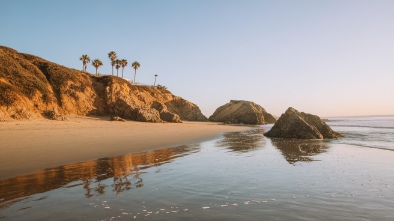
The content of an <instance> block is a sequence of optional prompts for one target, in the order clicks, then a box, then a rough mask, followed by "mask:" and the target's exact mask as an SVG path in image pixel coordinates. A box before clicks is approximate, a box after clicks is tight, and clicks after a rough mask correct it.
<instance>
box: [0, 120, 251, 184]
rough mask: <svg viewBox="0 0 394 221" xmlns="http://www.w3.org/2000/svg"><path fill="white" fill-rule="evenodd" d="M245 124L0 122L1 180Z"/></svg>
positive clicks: (202, 137)
mask: <svg viewBox="0 0 394 221" xmlns="http://www.w3.org/2000/svg"><path fill="white" fill-rule="evenodd" d="M248 128H249V127H240V126H229V125H219V124H218V123H212V122H184V123H182V124H172V123H165V124H155V123H142V122H134V121H128V122H119V121H108V120H105V119H99V118H90V117H69V120H68V121H50V120H36V121H13V122H0V179H3V178H9V177H14V176H17V175H23V174H28V173H31V172H34V171H36V170H39V169H44V168H52V167H56V166H61V165H64V164H69V163H75V162H81V161H87V160H93V159H98V158H103V157H110V156H118V155H124V154H127V153H132V152H142V151H147V150H153V149H160V148H165V147H174V146H179V145H185V144H192V143H198V142H201V141H203V140H208V139H212V138H214V137H216V136H219V135H220V134H221V133H223V132H232V131H241V130H246V129H248Z"/></svg>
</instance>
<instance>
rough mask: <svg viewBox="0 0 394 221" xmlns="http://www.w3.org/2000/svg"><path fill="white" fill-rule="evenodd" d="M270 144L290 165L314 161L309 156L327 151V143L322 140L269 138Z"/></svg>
mask: <svg viewBox="0 0 394 221" xmlns="http://www.w3.org/2000/svg"><path fill="white" fill-rule="evenodd" d="M271 142H272V145H274V146H275V147H276V148H278V149H279V150H280V151H281V152H282V155H283V156H284V157H285V159H286V160H287V162H289V163H290V164H294V163H297V162H299V161H303V162H311V161H314V159H313V158H311V156H314V155H318V154H320V153H324V152H326V151H327V149H328V145H327V143H326V142H325V141H322V140H300V139H281V138H271Z"/></svg>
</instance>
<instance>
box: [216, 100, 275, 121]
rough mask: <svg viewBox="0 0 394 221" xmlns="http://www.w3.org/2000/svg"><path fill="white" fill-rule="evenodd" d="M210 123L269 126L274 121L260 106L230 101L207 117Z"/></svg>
mask: <svg viewBox="0 0 394 221" xmlns="http://www.w3.org/2000/svg"><path fill="white" fill-rule="evenodd" d="M209 120H210V121H214V122H224V123H231V124H240V123H243V124H271V123H275V122H276V119H275V118H274V117H273V116H272V115H271V114H269V113H267V111H266V110H265V109H264V108H263V107H261V106H260V105H258V104H256V103H253V102H251V101H236V100H231V101H230V103H227V104H225V105H223V106H221V107H219V108H218V109H216V111H215V112H214V113H213V115H212V116H210V117H209Z"/></svg>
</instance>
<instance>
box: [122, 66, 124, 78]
mask: <svg viewBox="0 0 394 221" xmlns="http://www.w3.org/2000/svg"><path fill="white" fill-rule="evenodd" d="M123 71H124V68H122V78H123Z"/></svg>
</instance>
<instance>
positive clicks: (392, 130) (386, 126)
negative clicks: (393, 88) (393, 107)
mask: <svg viewBox="0 0 394 221" xmlns="http://www.w3.org/2000/svg"><path fill="white" fill-rule="evenodd" d="M329 120H330V122H328V125H330V126H331V128H332V129H333V130H335V131H337V132H340V133H342V134H344V135H345V138H344V139H339V140H337V143H343V144H350V145H354V146H360V147H370V148H378V149H387V150H394V116H366V117H342V118H329Z"/></svg>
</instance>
